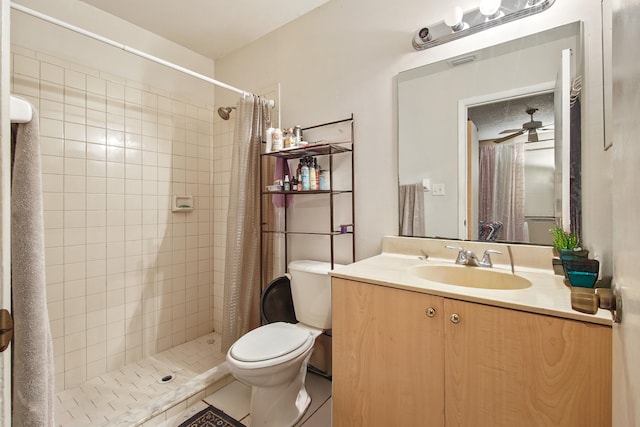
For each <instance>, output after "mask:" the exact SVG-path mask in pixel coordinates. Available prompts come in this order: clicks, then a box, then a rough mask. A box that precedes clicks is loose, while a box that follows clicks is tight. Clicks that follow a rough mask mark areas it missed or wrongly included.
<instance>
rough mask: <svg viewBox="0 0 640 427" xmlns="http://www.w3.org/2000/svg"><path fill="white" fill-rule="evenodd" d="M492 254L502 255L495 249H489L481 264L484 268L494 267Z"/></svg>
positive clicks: (485, 252)
mask: <svg viewBox="0 0 640 427" xmlns="http://www.w3.org/2000/svg"><path fill="white" fill-rule="evenodd" d="M491 254H502V252H500V251H496V250H495V249H487V250H486V251H484V254H483V255H482V259H481V260H480V262H479V264H480V265H482V266H483V267H493V263H492V262H491Z"/></svg>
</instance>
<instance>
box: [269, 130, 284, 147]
mask: <svg viewBox="0 0 640 427" xmlns="http://www.w3.org/2000/svg"><path fill="white" fill-rule="evenodd" d="M271 149H272V150H273V151H280V150H282V129H278V128H275V129H274V130H273V133H272V134H271Z"/></svg>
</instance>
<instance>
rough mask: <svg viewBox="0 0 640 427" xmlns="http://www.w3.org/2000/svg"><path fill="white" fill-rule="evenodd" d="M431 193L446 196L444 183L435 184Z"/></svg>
mask: <svg viewBox="0 0 640 427" xmlns="http://www.w3.org/2000/svg"><path fill="white" fill-rule="evenodd" d="M431 194H433V195H434V196H444V184H433V186H432V188H431Z"/></svg>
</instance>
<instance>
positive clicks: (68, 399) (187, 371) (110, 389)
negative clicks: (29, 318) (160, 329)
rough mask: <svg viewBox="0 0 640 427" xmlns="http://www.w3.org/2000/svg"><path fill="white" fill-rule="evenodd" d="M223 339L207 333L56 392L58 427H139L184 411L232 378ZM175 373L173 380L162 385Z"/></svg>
mask: <svg viewBox="0 0 640 427" xmlns="http://www.w3.org/2000/svg"><path fill="white" fill-rule="evenodd" d="M220 341H221V340H220V336H219V335H218V334H215V333H211V334H207V335H205V336H202V337H200V338H198V339H195V340H193V341H190V342H187V343H185V344H182V345H179V346H177V347H174V348H171V349H169V350H166V351H163V352H161V353H158V354H157V355H155V356H152V357H149V358H147V359H143V360H140V361H138V362H136V363H132V364H129V365H126V366H124V367H123V368H121V369H119V370H117V371H115V372H110V373H108V374H105V375H102V376H100V377H97V378H93V379H91V380H89V381H87V382H86V383H84V384H82V385H81V386H79V387H75V388H72V389H68V390H65V391H63V392H60V393H58V394H57V401H56V408H55V411H56V412H55V414H56V415H55V416H56V426H59V427H85V426H89V425H90V426H92V427H100V426H135V425H143V422H144V421H146V420H149V419H151V418H152V417H154V416H158V415H157V414H158V413H160V414H161V415H165V412H166V413H172V411H173V412H181V411H182V410H183V409H186V408H187V407H188V406H189V405H188V404H189V403H191V402H198V401H200V400H201V399H202V397H204V396H205V395H206V394H207V391H208V392H212V391H213V390H215V384H218V385H217V387H221V386H224V385H225V384H227V383H228V382H229V381H231V380H232V379H231V377H230V376H229V373H228V369H227V366H226V363H225V362H224V361H225V355H224V353H222V352H221V350H220ZM171 374H172V375H174V378H173V379H172V380H171V381H169V382H162V378H163V377H165V376H166V375H171ZM207 388H209V389H208V390H207ZM165 417H166V415H165Z"/></svg>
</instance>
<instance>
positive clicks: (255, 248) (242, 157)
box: [222, 95, 273, 351]
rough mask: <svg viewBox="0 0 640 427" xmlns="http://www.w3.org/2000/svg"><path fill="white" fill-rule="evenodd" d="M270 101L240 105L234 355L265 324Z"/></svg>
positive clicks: (228, 279) (232, 274)
mask: <svg viewBox="0 0 640 427" xmlns="http://www.w3.org/2000/svg"><path fill="white" fill-rule="evenodd" d="M267 102H268V100H265V99H261V98H260V97H258V96H254V95H250V96H247V97H245V98H243V99H241V100H240V101H239V102H238V104H237V106H236V112H237V116H236V123H235V128H234V140H233V154H232V165H231V185H230V193H229V211H228V214H227V241H226V252H225V272H224V307H223V314H222V349H223V351H226V350H228V349H229V347H231V345H232V344H233V343H234V342H235V341H236V340H237V339H238V338H240V337H241V336H242V335H243V334H245V333H246V332H248V331H249V330H251V329H253V328H255V327H257V326H259V325H260V308H259V303H260V283H261V279H260V257H261V250H260V221H261V218H260V197H261V195H260V187H259V185H260V163H259V162H260V147H261V142H262V135H264V134H265V130H266V126H268V123H269V121H270V108H269V106H268V103H267ZM263 173H264V171H263ZM271 173H272V174H273V172H271Z"/></svg>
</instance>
